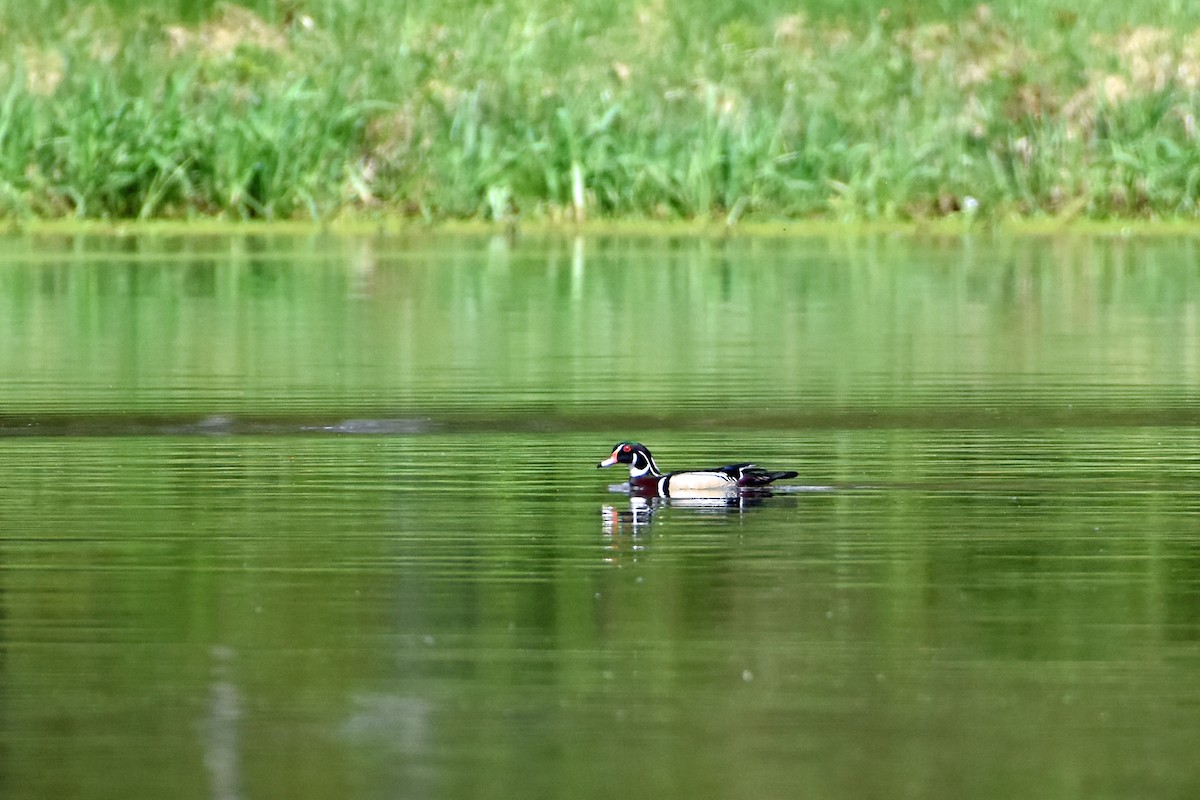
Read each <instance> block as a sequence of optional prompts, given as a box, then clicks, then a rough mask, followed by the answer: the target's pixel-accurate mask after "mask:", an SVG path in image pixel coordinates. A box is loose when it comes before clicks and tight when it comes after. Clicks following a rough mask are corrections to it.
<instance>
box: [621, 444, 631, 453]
mask: <svg viewBox="0 0 1200 800" xmlns="http://www.w3.org/2000/svg"><path fill="white" fill-rule="evenodd" d="M621 449H622V450H624V451H625V452H626V453H628V452H629V451H630V450H632V449H633V448H632V447H630V446H629V445H625V446H624V447H622V448H621Z"/></svg>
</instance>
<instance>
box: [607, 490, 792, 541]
mask: <svg viewBox="0 0 1200 800" xmlns="http://www.w3.org/2000/svg"><path fill="white" fill-rule="evenodd" d="M770 497H772V494H771V493H770V492H724V491H713V492H711V493H696V492H693V493H692V495H691V496H689V497H670V498H668V497H643V496H641V495H637V494H634V495H631V496H630V497H629V509H628V510H625V509H624V508H623V507H621V506H618V505H611V504H608V503H606V504H604V505H603V506H601V507H600V518H601V529H602V530H603V532H604V535H605V536H611V537H619V536H632V537H638V536H644V535H647V534H648V533H649V527H650V523H651V521H652V520H653V519H654V515H655V514H657V513H659V512H660V511H663V510H664V509H669V508H681V509H688V510H689V511H692V512H694V513H700V514H705V513H707V514H713V515H722V514H742V513H744V512H745V511H747V510H748V509H751V508H754V507H755V506H760V505H762V504H763V503H764V502H766V501H767V499H768V498H770Z"/></svg>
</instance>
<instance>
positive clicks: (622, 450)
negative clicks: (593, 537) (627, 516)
mask: <svg viewBox="0 0 1200 800" xmlns="http://www.w3.org/2000/svg"><path fill="white" fill-rule="evenodd" d="M614 464H628V465H629V489H630V491H631V492H632V493H634V494H639V495H650V496H656V497H703V496H708V497H713V496H716V495H718V494H722V493H723V494H734V493H737V492H741V491H762V490H765V489H766V487H767V486H768V485H770V484H771V483H772V482H773V481H777V480H781V479H784V478H794V477H796V475H797V473H795V472H790V471H789V472H768V471H767V470H765V469H760V468H759V467H756V466H754V465H753V464H728V465H726V466H724V467H713V468H712V469H701V470H688V471H685V472H668V473H665V474H664V473H663V472H662V471H661V470H660V469H659V468H658V464H656V463H654V456H652V455H650V451H649V450H648V449H647V448H646V446H645V445H644V444H638V443H637V442H617V444H616V445H615V446H614V447H613V451H612V455H610V456H609V457H608V458H606V459H604V460H603V461H601V462H600V463H599V464H597V465H596V467H597V469H599V468H600V467H611V466H613V465H614Z"/></svg>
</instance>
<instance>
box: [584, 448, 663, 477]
mask: <svg viewBox="0 0 1200 800" xmlns="http://www.w3.org/2000/svg"><path fill="white" fill-rule="evenodd" d="M615 464H628V465H629V477H630V478H640V477H642V476H643V475H661V474H662V473H660V472H659V471H658V465H657V464H655V463H654V456H652V455H650V451H649V449H647V448H646V445H644V444H639V443H637V442H617V443H616V444H615V445H613V451H612V455H610V456H609V457H608V458H606V459H604V460H603V461H601V462H600V463H599V464H597V465H596V468H597V469H599V468H600V467H611V466H613V465H615Z"/></svg>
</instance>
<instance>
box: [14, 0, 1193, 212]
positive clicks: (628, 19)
mask: <svg viewBox="0 0 1200 800" xmlns="http://www.w3.org/2000/svg"><path fill="white" fill-rule="evenodd" d="M1113 6H1114V4H1111V3H1107V4H1103V3H1098V2H1091V0H1074V2H1071V0H1063V2H1058V3H1053V4H1051V3H1048V2H1041V0H1028V1H1027V2H1025V3H1018V4H1014V5H1012V6H1011V7H1006V8H1003V9H1002V8H1000V7H996V8H989V7H987V6H975V5H974V4H973V3H963V2H954V1H953V0H943V2H941V3H937V4H928V3H915V2H909V3H898V4H892V5H891V6H890V7H888V8H885V7H884V6H883V5H882V4H879V3H873V2H868V0H859V1H858V2H851V3H833V2H831V1H830V0H812V1H811V2H809V3H807V4H806V5H805V6H803V7H797V6H796V5H795V4H793V3H783V2H771V1H770V0H768V1H767V2H761V3H749V2H745V0H724V1H723V2H716V3H711V4H710V3H704V2H701V1H700V0H695V1H694V2H689V0H674V2H670V1H669V0H641V2H633V1H632V0H616V1H615V2H600V1H599V0H591V2H580V3H575V4H570V5H566V6H564V5H563V4H561V3H552V2H549V0H507V1H501V2H495V3H490V4H480V3H474V2H466V1H465V0H458V2H443V3H436V4H435V3H421V4H412V3H401V2H373V3H368V2H366V0H341V2H333V1H332V0H325V2H304V0H279V2H276V3H269V4H266V3H259V4H253V3H252V4H249V5H247V6H237V5H228V4H220V3H187V2H182V0H176V2H167V1H166V0H160V1H159V2H157V3H155V2H149V3H146V2H142V3H133V2H117V1H116V0H113V2H109V3H107V4H101V3H97V4H94V5H83V6H81V5H80V4H78V3H68V2H62V1H61V0H60V1H59V2H54V1H53V0H35V2H32V3H16V2H15V0H7V1H6V0H0V29H2V30H4V31H6V33H7V35H6V36H4V37H3V39H2V40H0V41H2V43H0V48H3V49H4V50H7V52H6V53H5V56H6V57H5V58H4V59H3V62H0V73H4V75H3V77H4V78H5V80H4V81H2V82H0V86H3V87H5V88H4V89H3V94H2V96H0V213H2V214H3V215H5V216H6V217H9V218H19V219H37V218H42V219H46V218H50V219H54V218H84V219H117V220H123V219H195V218H226V219H273V220H275V219H296V218H304V219H320V220H329V219H334V218H344V217H348V216H362V215H367V216H372V215H380V216H388V217H391V216H397V215H399V216H409V217H416V218H421V219H427V220H446V219H490V220H497V221H504V222H509V221H513V220H529V221H534V220H536V221H541V222H551V223H553V222H557V221H582V220H596V219H650V220H653V219H703V220H716V221H723V222H727V223H735V222H742V221H748V220H758V221H765V220H779V219H786V220H853V221H909V220H927V219H933V218H939V217H967V218H986V219H1007V218H1014V217H1016V218H1026V219H1028V218H1034V219H1036V218H1048V219H1074V218H1088V219H1101V220H1102V219H1136V218H1140V219H1164V220H1171V219H1191V218H1194V217H1195V216H1196V214H1197V208H1196V202H1197V193H1198V192H1200V148H1197V146H1196V145H1197V143H1196V136H1197V132H1196V131H1197V122H1196V118H1195V115H1196V113H1197V109H1198V108H1200V104H1198V103H1197V100H1198V99H1200V98H1198V93H1200V12H1198V11H1195V10H1192V9H1191V7H1190V6H1189V5H1185V4H1183V3H1163V4H1155V8H1153V9H1149V10H1145V11H1137V10H1136V9H1130V8H1121V7H1116V8H1114V7H1113ZM1135 14H1142V15H1144V16H1140V17H1139V16H1133V15H1135Z"/></svg>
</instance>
